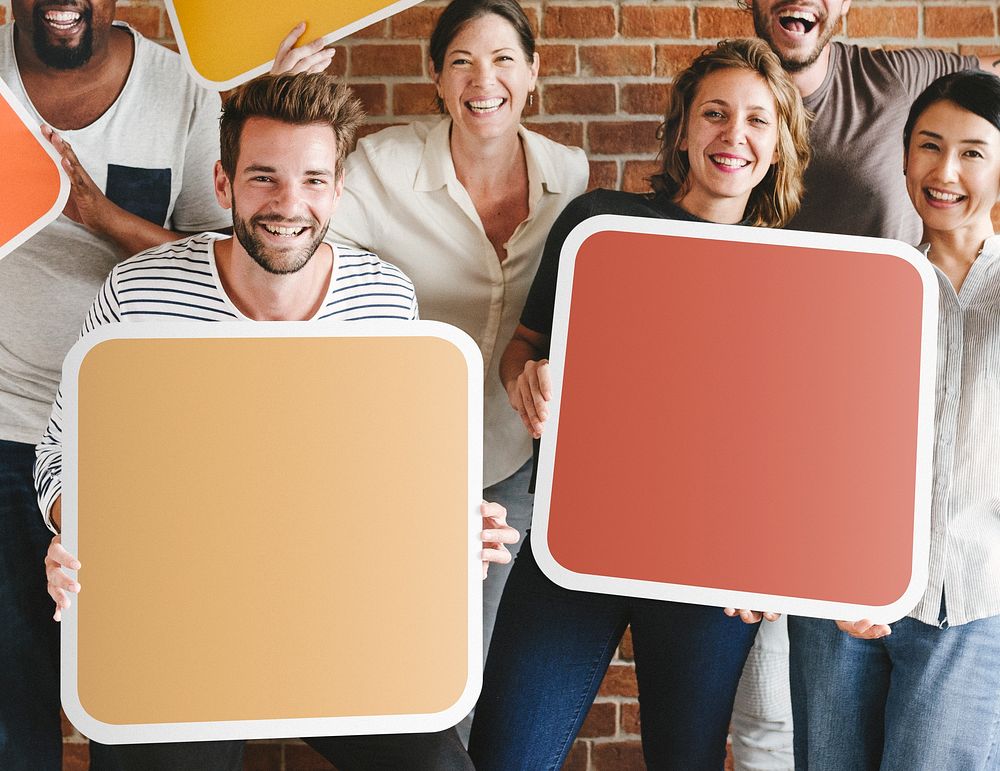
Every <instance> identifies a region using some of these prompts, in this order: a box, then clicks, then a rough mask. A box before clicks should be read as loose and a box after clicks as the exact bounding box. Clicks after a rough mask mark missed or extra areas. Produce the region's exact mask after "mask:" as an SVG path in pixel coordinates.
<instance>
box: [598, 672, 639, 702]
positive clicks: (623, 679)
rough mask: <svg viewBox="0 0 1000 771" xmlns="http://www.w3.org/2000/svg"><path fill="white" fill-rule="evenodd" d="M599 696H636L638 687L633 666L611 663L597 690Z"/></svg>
mask: <svg viewBox="0 0 1000 771" xmlns="http://www.w3.org/2000/svg"><path fill="white" fill-rule="evenodd" d="M598 693H599V694H600V695H601V696H636V695H638V693H639V687H638V685H637V683H636V681H635V667H633V666H629V665H626V664H612V665H611V666H610V667H608V673H607V674H606V675H605V676H604V682H602V683H601V688H600V690H599V691H598Z"/></svg>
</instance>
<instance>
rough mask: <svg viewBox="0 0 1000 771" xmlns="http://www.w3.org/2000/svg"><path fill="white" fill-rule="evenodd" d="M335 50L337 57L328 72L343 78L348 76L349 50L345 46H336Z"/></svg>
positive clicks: (327, 69)
mask: <svg viewBox="0 0 1000 771" xmlns="http://www.w3.org/2000/svg"><path fill="white" fill-rule="evenodd" d="M334 48H335V49H336V55H335V56H334V57H333V60H332V61H331V62H330V66H329V67H327V68H326V71H327V72H329V73H330V74H331V75H336V76H337V77H338V78H342V77H344V75H346V74H347V48H345V47H344V46H335V47H334Z"/></svg>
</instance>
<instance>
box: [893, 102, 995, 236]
mask: <svg viewBox="0 0 1000 771" xmlns="http://www.w3.org/2000/svg"><path fill="white" fill-rule="evenodd" d="M905 166H906V190H907V192H908V193H909V194H910V200H911V201H912V202H913V206H914V207H915V208H916V210H917V213H918V214H919V215H920V219H921V220H923V223H924V228H925V230H928V231H938V232H953V231H956V230H960V229H967V228H972V229H974V231H975V232H982V233H983V234H984V236H983V237H985V236H986V235H992V233H993V225H992V222H991V220H990V210H991V209H992V208H993V206H994V205H995V204H996V203H997V201H998V200H1000V131H998V130H997V128H996V127H995V126H994V125H993V124H992V123H990V122H989V121H987V120H984V119H983V118H981V117H979V116H978V115H976V114H975V113H972V112H969V111H968V110H964V109H962V108H961V107H959V106H958V105H956V104H955V103H954V102H947V101H944V102H935V103H934V104H932V105H931V106H930V107H928V108H927V109H926V110H924V112H923V113H922V114H921V115H920V117H919V118H917V121H916V123H915V124H914V126H913V133H912V134H911V136H910V146H909V150H908V151H907V153H906V158H905Z"/></svg>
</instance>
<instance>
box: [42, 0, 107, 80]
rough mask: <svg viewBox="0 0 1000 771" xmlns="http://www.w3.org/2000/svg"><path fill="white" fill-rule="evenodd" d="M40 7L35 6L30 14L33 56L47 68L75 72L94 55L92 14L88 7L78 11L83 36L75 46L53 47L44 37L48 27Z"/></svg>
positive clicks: (43, 10)
mask: <svg viewBox="0 0 1000 771" xmlns="http://www.w3.org/2000/svg"><path fill="white" fill-rule="evenodd" d="M46 10H47V9H46V8H44V7H43V6H41V5H36V6H35V9H34V11H33V12H32V21H33V23H34V29H35V34H34V37H33V40H32V43H33V44H34V47H35V54H36V55H37V56H38V58H39V59H41V60H42V62H43V63H44V64H45V65H46V66H47V67H52V68H53V69H57V70H75V69H76V68H77V67H82V66H83V65H85V64H86V63H87V62H89V61H90V57H91V56H92V55H93V53H94V28H93V25H92V24H91V20H92V17H93V13H92V11H91V9H90V8H89V7H87V8H81V9H80V23H81V24H83V34H81V35H80V42H79V43H77V44H76V45H53V44H52V43H51V42H49V38H48V36H47V35H46V30H47V29H48V25H47V24H46V23H45V11H46Z"/></svg>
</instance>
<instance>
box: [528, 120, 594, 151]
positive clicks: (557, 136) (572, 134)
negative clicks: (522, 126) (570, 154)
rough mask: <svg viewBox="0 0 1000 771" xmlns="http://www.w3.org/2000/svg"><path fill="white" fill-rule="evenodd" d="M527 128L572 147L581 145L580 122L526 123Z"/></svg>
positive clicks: (581, 131) (581, 130)
mask: <svg viewBox="0 0 1000 771" xmlns="http://www.w3.org/2000/svg"><path fill="white" fill-rule="evenodd" d="M526 125H527V126H528V128H530V129H531V130H532V131H537V132H538V133H539V134H541V135H542V136H546V137H548V138H549V139H551V140H552V141H553V142H559V144H563V145H571V146H573V147H583V124H582V123H566V122H562V123H527V124H526Z"/></svg>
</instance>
